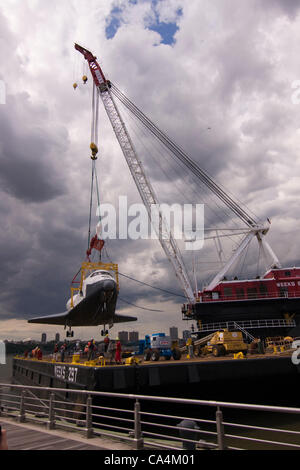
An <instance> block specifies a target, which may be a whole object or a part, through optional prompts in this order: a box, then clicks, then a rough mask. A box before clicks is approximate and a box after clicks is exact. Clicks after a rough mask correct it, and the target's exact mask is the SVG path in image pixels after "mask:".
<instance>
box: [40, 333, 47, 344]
mask: <svg viewBox="0 0 300 470" xmlns="http://www.w3.org/2000/svg"><path fill="white" fill-rule="evenodd" d="M41 341H42V343H46V342H47V335H46V333H42V340H41Z"/></svg>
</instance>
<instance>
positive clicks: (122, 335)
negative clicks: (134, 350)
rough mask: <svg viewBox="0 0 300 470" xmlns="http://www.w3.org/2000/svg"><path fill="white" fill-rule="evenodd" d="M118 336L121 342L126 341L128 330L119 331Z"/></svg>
mask: <svg viewBox="0 0 300 470" xmlns="http://www.w3.org/2000/svg"><path fill="white" fill-rule="evenodd" d="M118 337H119V340H120V341H121V342H122V343H128V331H119V333H118Z"/></svg>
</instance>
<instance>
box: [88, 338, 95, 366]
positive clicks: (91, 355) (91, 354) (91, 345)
mask: <svg viewBox="0 0 300 470" xmlns="http://www.w3.org/2000/svg"><path fill="white" fill-rule="evenodd" d="M88 345H89V355H88V361H92V360H93V359H94V352H95V349H96V346H95V340H94V339H91V341H89V342H88Z"/></svg>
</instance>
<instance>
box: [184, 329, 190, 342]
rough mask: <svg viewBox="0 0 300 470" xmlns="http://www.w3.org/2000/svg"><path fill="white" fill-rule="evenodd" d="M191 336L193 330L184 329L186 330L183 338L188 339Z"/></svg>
mask: <svg viewBox="0 0 300 470" xmlns="http://www.w3.org/2000/svg"><path fill="white" fill-rule="evenodd" d="M190 337H191V332H190V330H184V331H183V332H182V338H183V339H184V340H187V339H188V338H190Z"/></svg>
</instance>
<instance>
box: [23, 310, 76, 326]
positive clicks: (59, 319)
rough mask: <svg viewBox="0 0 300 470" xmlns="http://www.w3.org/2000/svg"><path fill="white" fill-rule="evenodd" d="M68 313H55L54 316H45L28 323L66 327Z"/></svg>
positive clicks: (32, 319)
mask: <svg viewBox="0 0 300 470" xmlns="http://www.w3.org/2000/svg"><path fill="white" fill-rule="evenodd" d="M69 313H70V312H68V311H66V312H62V313H55V314H54V315H44V316H43V317H35V318H31V319H30V320H28V323H44V324H47V325H65V324H66V320H67V319H68V317H69Z"/></svg>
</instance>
